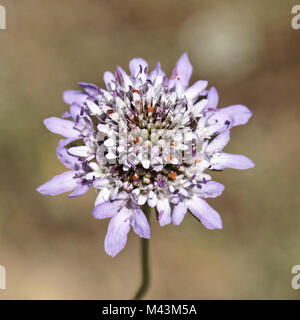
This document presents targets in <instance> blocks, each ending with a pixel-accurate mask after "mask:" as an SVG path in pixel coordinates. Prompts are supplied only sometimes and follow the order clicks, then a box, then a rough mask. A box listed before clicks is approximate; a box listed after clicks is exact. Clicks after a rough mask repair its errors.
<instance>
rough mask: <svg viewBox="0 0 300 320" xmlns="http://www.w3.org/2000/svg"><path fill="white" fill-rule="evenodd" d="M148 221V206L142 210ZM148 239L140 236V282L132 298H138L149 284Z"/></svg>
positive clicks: (143, 293)
mask: <svg viewBox="0 0 300 320" xmlns="http://www.w3.org/2000/svg"><path fill="white" fill-rule="evenodd" d="M143 211H144V213H145V215H146V218H147V219H148V221H149V211H150V208H149V207H147V208H145V210H143ZM149 241H150V240H149V239H145V238H141V264H142V282H141V284H140V287H139V289H138V291H137V292H136V294H135V296H134V298H133V300H140V299H141V298H142V297H143V296H144V295H145V293H146V292H147V290H148V288H149V284H150V268H149Z"/></svg>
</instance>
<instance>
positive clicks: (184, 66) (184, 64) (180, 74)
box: [170, 53, 193, 88]
mask: <svg viewBox="0 0 300 320" xmlns="http://www.w3.org/2000/svg"><path fill="white" fill-rule="evenodd" d="M192 72H193V66H192V65H191V63H190V60H189V57H188V55H187V53H184V54H183V55H182V56H181V57H180V58H179V60H178V61H177V63H176V66H175V68H174V70H173V73H172V76H171V78H170V86H171V87H173V86H174V84H175V82H174V83H173V81H174V80H176V79H178V78H179V79H180V81H181V83H182V85H183V87H184V88H187V87H188V85H189V81H190V78H191V75H192Z"/></svg>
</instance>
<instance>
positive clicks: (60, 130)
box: [44, 117, 80, 138]
mask: <svg viewBox="0 0 300 320" xmlns="http://www.w3.org/2000/svg"><path fill="white" fill-rule="evenodd" d="M44 125H45V126H46V128H47V129H48V130H49V131H51V132H53V133H56V134H60V135H62V136H64V137H66V138H78V137H79V134H80V133H79V132H78V131H77V130H75V129H74V126H75V124H74V122H73V121H70V120H63V119H60V118H56V117H51V118H48V119H45V120H44Z"/></svg>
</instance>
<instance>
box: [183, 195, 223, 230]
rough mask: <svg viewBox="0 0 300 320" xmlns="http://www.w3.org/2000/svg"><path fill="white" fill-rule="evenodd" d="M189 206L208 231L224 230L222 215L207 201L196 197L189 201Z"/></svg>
mask: <svg viewBox="0 0 300 320" xmlns="http://www.w3.org/2000/svg"><path fill="white" fill-rule="evenodd" d="M187 206H188V209H189V210H190V211H191V213H192V214H193V215H194V216H195V217H196V218H198V219H199V220H200V221H201V222H202V224H203V225H204V226H205V227H206V228H207V229H222V220H221V217H220V215H219V214H218V212H217V211H215V210H214V209H213V208H212V207H211V206H209V205H208V203H207V202H206V201H205V200H203V199H200V198H197V197H194V198H192V199H190V200H188V201H187Z"/></svg>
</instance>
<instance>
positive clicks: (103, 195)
mask: <svg viewBox="0 0 300 320" xmlns="http://www.w3.org/2000/svg"><path fill="white" fill-rule="evenodd" d="M110 193H111V192H110V190H109V189H107V188H104V189H102V190H101V191H99V193H98V196H97V198H96V200H95V206H97V205H98V204H102V203H104V202H107V201H108V200H109V196H110Z"/></svg>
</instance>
